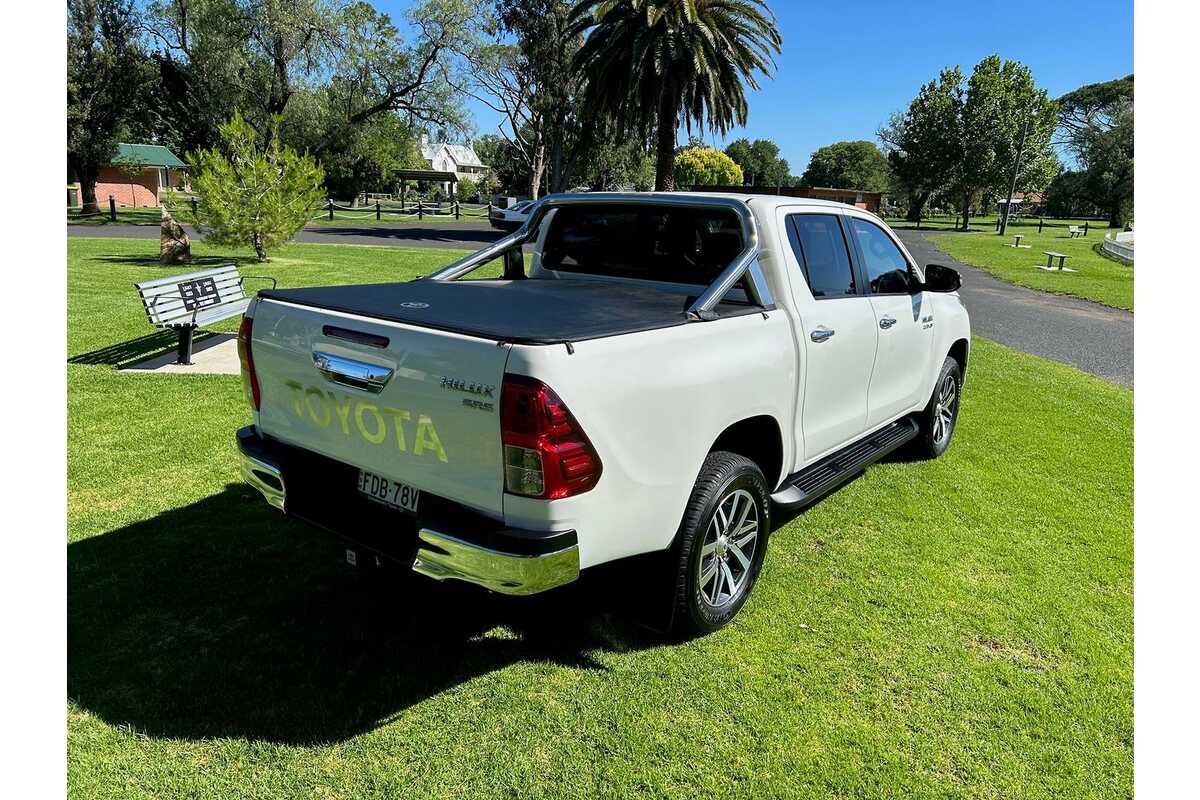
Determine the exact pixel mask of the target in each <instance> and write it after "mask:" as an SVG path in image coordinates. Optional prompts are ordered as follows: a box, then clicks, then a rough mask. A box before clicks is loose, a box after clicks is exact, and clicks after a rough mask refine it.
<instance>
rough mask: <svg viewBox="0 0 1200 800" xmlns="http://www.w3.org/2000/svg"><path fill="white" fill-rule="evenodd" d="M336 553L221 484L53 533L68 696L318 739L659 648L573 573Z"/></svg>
mask: <svg viewBox="0 0 1200 800" xmlns="http://www.w3.org/2000/svg"><path fill="white" fill-rule="evenodd" d="M343 554H344V550H343V548H342V547H341V545H339V544H338V543H337V542H336V540H334V539H332V538H331V537H328V536H327V535H326V534H323V533H320V532H317V531H315V530H314V529H312V528H309V527H308V526H306V525H302V524H300V523H296V522H292V521H290V520H288V519H286V518H284V517H283V516H282V515H280V514H279V513H278V512H276V511H274V510H273V509H270V508H269V507H267V506H266V505H265V504H264V503H263V502H262V499H261V498H260V497H259V496H258V495H257V494H256V493H255V492H254V491H253V490H252V489H250V488H248V487H244V486H241V485H236V484H231V485H230V486H228V487H226V489H225V490H224V491H222V492H220V493H219V494H216V495H213V496H211V497H208V498H205V499H204V500H201V501H198V502H196V503H193V504H191V505H188V506H185V507H182V508H178V509H175V510H173V511H169V512H166V513H163V514H160V515H159V516H157V517H155V518H153V519H150V520H146V521H144V522H137V523H133V524H131V525H128V526H126V527H124V528H120V529H118V530H114V531H112V532H109V533H106V534H102V535H99V536H95V537H92V538H90V539H84V540H82V541H79V542H75V543H73V544H71V545H69V546H68V548H67V631H68V657H67V691H68V696H69V697H70V699H71V700H72V701H73V702H74V703H76V704H77V705H78V706H79V707H81V708H83V709H86V710H87V711H89V712H91V713H94V714H96V715H98V716H99V717H101V718H103V719H104V720H106V721H107V722H109V723H110V724H112V725H117V726H129V727H131V728H133V729H135V730H137V731H139V732H141V733H144V734H147V735H150V736H155V737H167V738H185V739H203V738H212V737H238V738H246V739H251V740H258V741H270V742H277V743H283V744H295V745H310V744H322V743H330V742H337V741H342V740H345V739H347V738H350V737H352V736H355V735H357V734H359V733H362V732H365V731H368V730H371V729H373V728H375V727H377V726H379V725H381V724H384V723H386V722H387V721H388V720H389V719H391V718H392V717H394V716H395V715H396V714H397V713H399V712H401V711H403V710H404V709H406V708H408V707H409V706H411V705H413V704H415V703H418V702H420V701H421V700H424V699H426V698H428V697H430V696H433V695H436V694H438V693H440V692H442V691H445V690H446V689H448V688H451V687H453V686H456V685H458V684H460V683H463V682H465V681H468V680H470V679H471V678H473V677H476V676H478V675H482V674H486V673H488V672H492V671H494V670H497V669H501V668H503V667H505V666H508V665H510V664H514V663H517V662H525V661H545V662H552V663H556V664H562V665H566V666H568V667H571V668H577V669H603V668H604V667H603V665H602V664H601V663H600V662H598V661H597V660H596V659H595V658H594V654H595V653H596V652H598V651H600V650H604V649H617V650H628V649H636V648H641V647H649V646H653V645H656V644H659V643H661V640H660V639H659V638H658V637H654V636H652V635H650V634H648V633H646V632H643V631H640V630H638V629H636V628H633V627H630V626H623V625H621V624H620V623H619V622H614V619H613V615H611V614H610V613H609V611H610V608H609V607H607V606H606V605H605V603H604V602H603V601H602V600H601V599H600V597H601V596H602V592H601V591H600V590H599V587H595V588H591V587H590V586H589V584H588V581H582V582H581V583H582V584H584V585H579V584H576V585H573V586H571V587H567V588H564V589H560V590H556V591H555V592H551V593H547V594H546V595H542V596H537V597H532V598H510V597H504V596H499V595H492V594H488V593H485V592H483V591H482V590H479V589H477V588H476V587H472V586H467V585H465V584H458V583H454V582H448V583H446V584H437V583H435V582H433V581H429V580H427V579H424V578H422V577H420V576H418V575H416V574H414V573H412V572H410V571H408V570H399V569H397V570H396V571H394V572H393V571H381V572H379V573H378V574H369V575H364V574H363V572H362V571H361V568H360V569H359V570H356V569H354V568H350V567H348V566H346V565H345V564H344V559H343ZM586 577H587V573H585V578H586ZM616 619H617V620H619V619H620V618H619V616H618V617H617V618H616ZM500 625H502V626H504V628H506V629H507V630H505V631H502V632H501V634H489V631H492V629H494V628H496V627H497V626H500Z"/></svg>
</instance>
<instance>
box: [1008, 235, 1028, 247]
mask: <svg viewBox="0 0 1200 800" xmlns="http://www.w3.org/2000/svg"><path fill="white" fill-rule="evenodd" d="M1024 238H1025V234H1023V233H1014V234H1013V243H1012V246H1013V247H1016V248H1027V247H1029V245H1027V244H1021V240H1022V239H1024Z"/></svg>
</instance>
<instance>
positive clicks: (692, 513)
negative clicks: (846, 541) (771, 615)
mask: <svg viewBox="0 0 1200 800" xmlns="http://www.w3.org/2000/svg"><path fill="white" fill-rule="evenodd" d="M770 507H771V503H770V492H769V490H768V489H767V482H766V480H765V479H764V478H763V474H762V470H760V469H759V468H758V466H757V465H756V464H755V463H754V462H753V461H751V460H750V459H748V458H746V457H744V456H740V455H737V454H735V453H728V452H724V451H717V452H714V453H709V454H708V457H707V458H705V459H704V465H703V466H702V467H701V468H700V475H699V477H697V478H696V485H695V487H694V488H693V489H692V496H691V498H690V499H689V500H688V504H687V509H686V510H685V511H684V514H683V522H682V523H681V524H680V527H679V534H678V536H677V539H676V544H677V546H676V548H675V552H676V559H675V583H676V586H675V604H676V605H675V614H674V626H673V627H674V632H675V633H676V634H677V635H680V636H683V637H690V636H702V635H704V634H707V633H712V632H713V631H715V630H717V629H718V628H721V627H724V626H725V625H727V624H728V623H729V622H730V621H731V620H732V619H733V618H734V617H736V616H737V614H738V612H739V611H741V609H742V606H743V605H745V603H746V600H747V598H748V597H749V596H750V592H751V590H752V589H753V588H754V584H755V582H756V581H757V580H758V573H759V570H761V569H762V563H763V558H764V556H765V555H766V552H767V537H768V534H769V533H770V529H771V520H770V516H769V514H770Z"/></svg>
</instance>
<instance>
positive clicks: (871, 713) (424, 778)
mask: <svg viewBox="0 0 1200 800" xmlns="http://www.w3.org/2000/svg"><path fill="white" fill-rule="evenodd" d="M196 250H197V252H198V253H199V254H201V255H207V256H211V257H213V259H214V261H216V260H227V257H228V254H224V253H218V252H214V251H212V250H210V249H208V248H205V247H204V246H203V245H198V246H197V247H196ZM156 251H157V243H154V242H136V241H129V240H113V239H70V240H69V241H68V269H69V272H68V292H69V296H68V319H69V324H70V335H69V339H68V345H69V351H70V353H69V354H70V355H71V356H78V355H80V354H84V353H97V352H99V351H102V350H103V349H105V348H111V346H112V345H115V344H118V343H121V342H124V341H126V340H130V339H134V338H136V337H140V336H143V335H145V334H146V333H147V331H148V330H149V329H148V326H147V325H146V323H145V322H144V318H143V316H142V311H141V309H140V306H139V303H138V301H137V299H136V294H135V292H134V291H133V287H132V283H133V281H135V280H140V279H143V278H146V277H150V276H153V275H159V274H163V273H164V272H165V271H166V269H167V268H162V267H159V266H158V265H157V264H156V263H155V262H154V260H153V258H154V256H155V254H156ZM234 255H236V254H234ZM458 255H461V254H460V253H454V252H439V251H432V250H404V249H401V248H391V247H388V248H370V247H347V246H332V245H329V246H327V245H295V246H293V247H292V248H289V249H288V250H286V251H284V252H283V253H282V254H281V258H279V260H278V261H276V262H275V263H272V264H270V265H266V266H265V267H258V266H255V268H254V269H253V270H251V269H250V268H249V267H248V266H247V271H256V272H257V271H266V272H271V273H272V274H275V275H277V276H278V277H280V278H281V279H282V283H283V284H284V285H303V284H313V283H319V282H344V281H351V280H356V281H367V280H381V279H386V278H389V277H393V278H401V277H407V276H411V275H415V274H419V273H425V272H428V271H429V270H431V269H432V268H434V267H435V266H437V265H438V264H441V263H446V262H448V261H450V260H451V259H453V258H455V257H457V256H458ZM218 256H220V257H221V258H219V259H218V258H217V257H218ZM92 361H93V362H94V363H72V364H69V365H68V367H67V370H68V386H69V399H68V407H69V420H68V448H69V449H68V456H69V460H68V476H67V477H68V519H69V523H68V545H67V562H68V612H67V613H68V620H67V622H68V636H69V653H68V687H67V689H68V697H69V703H68V710H67V732H68V775H69V792H68V793H69V795H70V796H71V797H78V798H89V800H90V799H91V798H105V797H171V796H188V797H213V798H226V797H228V798H235V797H236V798H241V797H280V796H286V797H301V796H303V797H322V798H325V797H347V798H357V797H421V798H425V797H493V796H503V797H516V796H523V797H545V798H557V797H587V798H591V797H620V796H630V795H649V796H673V797H687V798H691V797H717V796H723V797H745V796H751V795H758V796H775V797H781V796H796V797H814V798H816V797H830V796H838V797H865V796H920V797H985V798H987V797H991V798H1010V797H1022V798H1028V797H1062V796H1082V795H1087V796H1092V797H1126V796H1129V795H1131V794H1132V791H1133V788H1132V786H1133V784H1132V776H1133V693H1132V692H1133V690H1132V681H1133V620H1132V612H1133V596H1132V581H1133V534H1132V527H1133V519H1132V504H1133V474H1132V456H1133V415H1132V402H1133V396H1132V392H1130V391H1128V390H1126V389H1123V388H1120V387H1117V386H1113V385H1111V384H1107V383H1104V382H1102V381H1100V380H1097V379H1093V378H1091V377H1089V376H1086V375H1084V374H1083V373H1081V372H1079V371H1077V370H1075V369H1072V368H1070V367H1066V366H1062V365H1058V364H1054V363H1050V362H1047V361H1043V360H1040V359H1037V358H1034V357H1031V356H1026V355H1021V354H1017V353H1015V352H1013V351H1011V350H1008V349H1006V348H1003V347H1001V346H999V345H995V344H992V343H989V342H986V341H982V340H977V341H976V343H975V349H974V351H973V354H972V361H971V365H970V369H969V372H968V383H967V387H966V392H965V396H964V405H963V409H962V416H961V420H960V427H959V430H958V432H957V436H956V439H955V442H954V446H953V447H952V448H951V449H950V451H949V452H948V453H947V455H946V456H945V457H944V458H942V459H939V460H938V461H934V462H927V463H904V462H903V461H891V462H888V463H884V464H881V465H877V466H875V467H872V468H871V469H870V470H869V471H868V472H867V474H866V475H864V476H863V477H861V478H859V479H857V480H855V481H854V482H853V483H851V484H850V485H849V486H847V487H846V488H845V489H843V490H842V491H840V492H838V493H837V494H835V495H834V496H832V497H830V498H828V499H826V500H825V501H823V502H821V503H819V504H818V505H817V506H815V507H814V508H812V509H810V510H809V511H807V512H806V513H804V514H803V515H801V516H799V517H797V518H796V519H794V520H791V521H790V522H788V523H787V524H786V525H784V526H783V527H781V528H780V529H779V530H777V531H776V532H775V533H774V535H773V537H772V541H771V544H770V551H769V553H768V555H767V560H766V565H765V568H764V571H763V575H762V580H761V582H760V583H759V585H758V588H757V590H756V592H755V595H754V596H753V598H752V599H751V601H750V603H749V604H748V605H747V607H746V608H745V610H744V612H743V614H742V616H741V617H740V618H739V620H738V622H737V623H735V624H734V625H733V626H731V627H729V628H727V629H725V630H723V631H721V632H720V633H718V634H716V635H713V636H710V637H707V638H704V639H700V640H696V641H692V642H688V643H684V644H666V643H664V642H662V641H660V640H658V639H657V638H656V637H654V636H652V635H650V634H648V633H645V632H643V631H642V630H641V629H640V628H638V627H636V626H634V625H632V624H631V623H630V622H629V621H628V618H627V617H626V616H624V615H621V614H617V613H613V612H612V610H611V606H610V605H608V604H606V602H605V600H604V597H605V596H606V595H609V596H610V595H612V594H614V593H613V592H612V586H611V585H607V584H603V583H602V584H600V586H599V589H598V590H595V591H592V590H588V591H566V592H562V593H560V594H558V595H555V596H552V597H543V598H532V599H525V600H514V599H511V598H499V599H498V598H495V597H489V596H487V595H484V594H482V593H480V592H476V591H473V590H471V589H470V588H469V587H466V588H457V587H453V586H449V585H448V586H438V585H432V584H428V583H426V582H424V581H417V580H415V579H413V578H405V579H403V580H401V581H399V582H398V583H395V584H389V583H386V582H379V581H372V580H365V579H364V578H363V576H361V575H359V574H356V573H354V572H352V571H351V570H350V569H349V568H347V567H345V566H344V564H343V563H342V549H341V548H340V547H339V545H338V544H336V543H335V542H334V541H333V540H331V539H330V538H328V537H326V536H325V535H323V534H319V533H316V532H313V531H311V530H309V529H308V528H306V527H305V526H303V525H300V524H295V523H292V522H288V521H287V520H285V519H284V518H283V517H282V516H281V515H280V514H278V513H277V512H275V511H273V510H272V509H270V508H268V507H267V505H266V504H265V503H264V502H262V500H261V499H260V498H259V497H258V496H257V495H256V494H255V493H254V492H253V491H252V490H250V489H249V488H246V487H244V486H242V485H241V484H240V483H239V481H238V477H237V470H236V461H235V458H234V446H233V439H232V437H233V432H234V430H235V429H236V428H237V427H239V426H241V425H244V424H246V422H247V421H248V420H249V413H248V411H247V410H246V408H245V406H244V401H243V399H242V397H241V392H240V386H239V382H238V379H237V378H236V376H208V377H205V376H181V375H161V376H148V375H130V374H121V373H119V372H118V371H116V370H114V369H113V367H112V366H111V365H110V364H107V363H103V362H102V360H101V359H97V358H93V359H92ZM589 585H590V586H592V587H593V589H595V584H594V583H591V584H589ZM585 588H587V587H586V586H585ZM410 591H411V592H412V593H411V594H409V592H410ZM621 591H622V592H623V591H624V589H623V588H622V590H621Z"/></svg>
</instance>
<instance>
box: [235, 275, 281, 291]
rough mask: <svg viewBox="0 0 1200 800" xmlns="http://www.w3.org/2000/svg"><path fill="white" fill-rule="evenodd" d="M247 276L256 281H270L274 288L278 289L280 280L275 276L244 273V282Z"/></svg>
mask: <svg viewBox="0 0 1200 800" xmlns="http://www.w3.org/2000/svg"><path fill="white" fill-rule="evenodd" d="M247 278H250V279H252V280H256V281H270V282H271V288H272V289H276V288H278V287H279V282H278V281H276V280H275V279H274V278H272V277H271V276H270V275H243V276H242V282H243V283H245V281H246V279H247Z"/></svg>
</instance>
